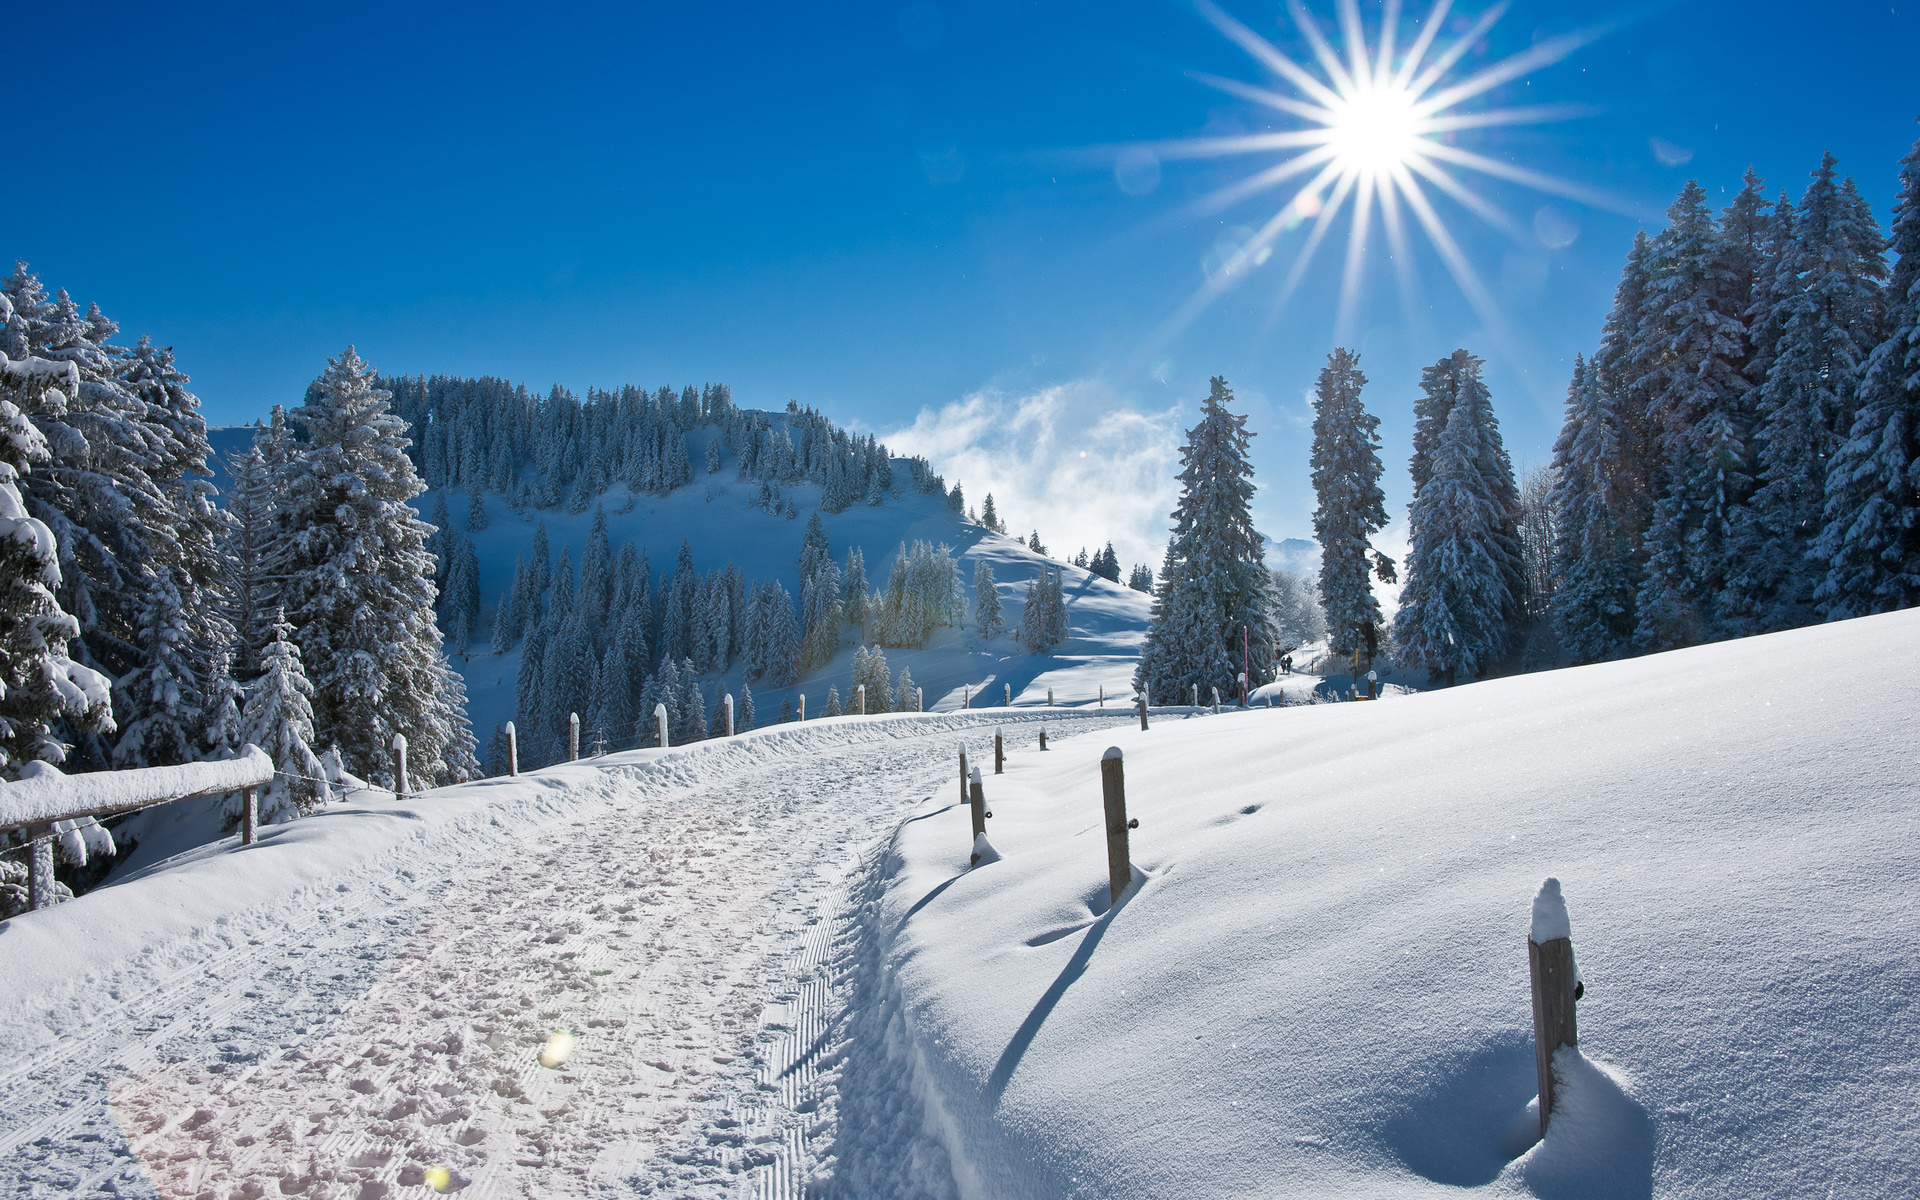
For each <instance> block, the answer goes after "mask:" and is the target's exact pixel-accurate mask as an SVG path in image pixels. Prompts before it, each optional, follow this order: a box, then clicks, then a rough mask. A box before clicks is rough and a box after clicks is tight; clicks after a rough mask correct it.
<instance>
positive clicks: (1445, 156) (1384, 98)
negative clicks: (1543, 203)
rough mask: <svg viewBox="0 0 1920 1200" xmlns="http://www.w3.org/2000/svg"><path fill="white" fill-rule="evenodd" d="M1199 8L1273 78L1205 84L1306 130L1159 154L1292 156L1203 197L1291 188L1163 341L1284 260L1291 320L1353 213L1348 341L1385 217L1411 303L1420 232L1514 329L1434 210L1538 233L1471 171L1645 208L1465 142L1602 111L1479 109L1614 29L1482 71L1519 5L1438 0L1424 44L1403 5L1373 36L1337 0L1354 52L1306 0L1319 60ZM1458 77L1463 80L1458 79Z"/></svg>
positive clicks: (1200, 206)
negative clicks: (1333, 232) (1413, 245)
mask: <svg viewBox="0 0 1920 1200" xmlns="http://www.w3.org/2000/svg"><path fill="white" fill-rule="evenodd" d="M1195 2H1196V6H1197V7H1198V8H1199V10H1200V12H1201V14H1202V15H1204V16H1205V17H1206V18H1207V20H1209V21H1211V22H1212V23H1213V25H1214V26H1215V27H1216V28H1217V29H1219V30H1220V32H1221V33H1223V34H1225V35H1226V36H1227V37H1228V38H1229V39H1230V40H1231V41H1233V42H1234V43H1235V44H1236V45H1238V46H1239V47H1240V48H1241V49H1242V50H1244V51H1246V52H1247V54H1248V55H1249V56H1251V57H1252V58H1253V60H1254V62H1255V63H1257V64H1258V65H1259V66H1260V67H1262V68H1263V69H1264V70H1265V71H1266V72H1267V74H1268V75H1269V79H1267V80H1266V81H1265V82H1263V83H1247V82H1244V81H1242V80H1237V79H1223V78H1220V77H1217V76H1211V75H1196V76H1195V77H1196V78H1197V79H1199V80H1200V81H1201V82H1203V83H1206V84H1208V85H1210V86H1212V87H1215V88H1217V89H1219V90H1221V91H1224V92H1226V93H1228V94H1230V95H1233V96H1236V97H1239V98H1240V99H1243V100H1248V101H1251V102H1252V103H1254V104H1255V105H1257V106H1259V107H1260V108H1261V109H1264V110H1265V111H1267V112H1268V113H1270V114H1272V115H1274V116H1275V117H1277V118H1282V119H1284V121H1285V123H1287V124H1290V125H1292V126H1293V127H1291V128H1280V129H1275V130H1271V131H1266V132H1258V133H1249V134H1242V135H1238V136H1233V137H1213V138H1193V139H1185V140H1181V141H1175V142H1165V143H1159V144H1156V145H1153V146H1152V147H1150V149H1151V151H1152V152H1153V153H1154V154H1155V155H1156V156H1157V157H1158V158H1160V159H1182V158H1187V159H1197V158H1217V157H1224V156H1234V155H1238V156H1266V155H1274V156H1277V161H1274V162H1271V163H1270V164H1268V165H1265V166H1263V167H1261V168H1259V169H1257V170H1256V171H1254V172H1253V173H1252V174H1250V175H1248V176H1247V177H1245V178H1244V179H1241V180H1238V181H1236V182H1234V183H1232V184H1229V185H1227V186H1225V187H1222V188H1220V189H1218V190H1217V191H1215V192H1213V193H1211V194H1209V195H1208V196H1206V197H1204V198H1203V199H1202V200H1201V201H1199V202H1198V203H1197V204H1196V205H1194V206H1193V208H1192V211H1194V212H1195V213H1199V214H1207V215H1213V214H1217V213H1221V212H1224V211H1226V210H1227V209H1229V208H1233V207H1236V206H1239V205H1242V204H1245V203H1247V202H1248V201H1250V200H1252V199H1254V198H1255V197H1257V196H1260V195H1262V194H1265V193H1269V192H1273V191H1276V190H1283V189H1291V194H1290V195H1287V196H1286V197H1285V198H1284V199H1283V200H1281V201H1280V202H1279V203H1278V204H1276V205H1275V206H1274V207H1273V208H1272V209H1271V210H1270V214H1271V215H1270V216H1269V217H1267V218H1266V219H1265V220H1264V223H1263V224H1261V225H1260V227H1259V228H1258V229H1255V230H1253V231H1252V234H1251V236H1250V237H1247V238H1245V239H1243V240H1241V241H1239V242H1238V243H1237V249H1236V250H1235V251H1234V253H1233V255H1232V257H1231V259H1230V261H1225V262H1223V263H1219V264H1214V266H1213V267H1210V268H1209V270H1208V272H1207V277H1208V278H1207V282H1206V284H1205V285H1203V286H1202V287H1201V288H1200V289H1199V291H1197V292H1196V293H1195V294H1194V295H1193V296H1192V297H1190V298H1189V299H1188V301H1187V302H1186V303H1185V304H1183V305H1182V306H1181V307H1180V309H1179V310H1178V311H1176V313H1175V314H1174V315H1173V317H1171V318H1170V319H1169V321H1168V322H1167V324H1166V326H1164V327H1163V330H1162V333H1163V335H1168V336H1170V334H1171V333H1172V332H1173V331H1174V330H1176V329H1177V328H1178V327H1181V326H1184V325H1185V324H1186V323H1187V322H1188V321H1191V320H1192V319H1193V318H1194V317H1195V316H1198V315H1199V313H1200V312H1201V311H1202V310H1203V309H1204V308H1205V307H1206V306H1207V305H1208V304H1209V303H1211V301H1212V300H1213V298H1214V297H1215V296H1217V295H1219V294H1220V293H1222V292H1223V291H1225V290H1226V289H1227V288H1229V287H1233V286H1236V285H1238V284H1239V283H1240V282H1241V281H1242V280H1243V279H1245V278H1247V277H1248V276H1249V275H1250V274H1251V272H1252V270H1253V268H1255V267H1260V266H1263V265H1265V264H1266V263H1268V262H1269V261H1272V262H1273V263H1274V264H1275V265H1276V266H1283V267H1285V275H1284V277H1283V278H1282V279H1281V281H1280V286H1279V291H1278V294H1277V296H1276V298H1275V301H1274V312H1275V314H1276V315H1277V314H1278V312H1279V310H1280V308H1281V307H1282V306H1283V305H1284V304H1285V302H1286V300H1287V299H1288V297H1289V296H1290V295H1291V294H1292V293H1293V291H1294V289H1295V288H1296V287H1297V286H1298V285H1299V284H1300V282H1301V280H1302V279H1303V278H1304V277H1305V275H1306V272H1307V270H1308V267H1309V265H1310V264H1311V262H1312V261H1313V259H1314V257H1315V254H1316V253H1317V252H1318V250H1319V248H1320V246H1321V244H1322V243H1323V242H1324V241H1325V240H1326V238H1327V234H1328V232H1329V230H1330V228H1331V226H1332V224H1333V222H1334V220H1335V219H1336V218H1337V217H1338V216H1339V215H1340V214H1341V213H1342V212H1344V211H1351V213H1352V220H1351V222H1350V225H1349V228H1348V234H1347V247H1346V263H1345V271H1344V274H1343V278H1342V282H1341V289H1340V306H1339V312H1338V315H1337V319H1336V325H1337V327H1338V330H1337V332H1338V333H1339V335H1340V336H1342V337H1344V336H1345V335H1346V333H1347V332H1348V331H1349V330H1351V328H1352V325H1353V320H1354V315H1355V309H1356V305H1357V300H1358V295H1359V287H1360V280H1361V278H1362V275H1363V269H1362V268H1363V266H1364V264H1365V261H1366V251H1367V248H1368V240H1369V237H1370V235H1371V232H1372V230H1373V229H1374V228H1375V220H1374V214H1375V213H1376V212H1377V213H1378V214H1379V221H1378V226H1379V227H1380V228H1381V229H1383V230H1384V232H1385V234H1386V240H1387V245H1388V248H1389V249H1390V251H1391V253H1392V260H1393V263H1394V268H1395V270H1396V272H1397V273H1398V274H1399V277H1400V281H1401V287H1402V292H1403V295H1405V294H1407V293H1410V292H1412V291H1414V290H1415V289H1416V288H1417V284H1418V281H1417V279H1416V278H1415V275H1414V266H1413V263H1414V258H1413V255H1412V254H1411V253H1410V252H1409V251H1410V246H1409V236H1408V235H1409V231H1410V228H1411V227H1415V226H1417V227H1418V229H1419V231H1420V233H1422V234H1424V235H1425V237H1426V240H1427V242H1428V243H1429V244H1431V245H1432V247H1433V248H1434V250H1435V252H1436V253H1437V254H1438V255H1439V258H1440V260H1441V262H1442V263H1444V264H1445V266H1446V269H1447V272H1448V274H1449V275H1450V276H1451V277H1452V278H1453V281H1454V283H1455V285H1456V286H1457V287H1458V288H1459V289H1460V291H1461V293H1462V294H1463V295H1464V296H1465V297H1466V299H1467V301H1468V303H1469V304H1471V305H1472V306H1473V308H1474V309H1475V311H1476V313H1477V314H1478V315H1479V316H1480V317H1481V318H1482V320H1484V321H1486V322H1487V323H1488V324H1489V326H1490V327H1499V326H1501V325H1503V324H1504V322H1502V321H1501V320H1500V316H1499V314H1498V312H1497V311H1496V310H1495V308H1494V305H1493V303H1492V300H1491V298H1490V295H1489V293H1488V291H1487V289H1486V287H1485V286H1484V285H1483V284H1482V283H1481V282H1480V279H1479V276H1478V274H1477V273H1476V272H1475V271H1474V269H1473V267H1472V264H1471V263H1469V261H1468V260H1467V256H1466V254H1465V253H1464V252H1463V251H1462V250H1461V248H1460V245H1459V242H1458V241H1457V239H1456V238H1455V237H1454V235H1453V233H1452V232H1451V231H1450V230H1449V228H1448V226H1447V223H1446V221H1445V220H1444V219H1443V218H1442V215H1441V209H1440V208H1438V207H1436V205H1435V203H1434V201H1435V200H1436V199H1440V198H1444V199H1445V200H1446V201H1449V202H1451V205H1452V206H1455V207H1457V208H1459V209H1463V210H1465V211H1466V212H1467V213H1470V214H1472V215H1473V216H1474V217H1475V218H1477V219H1478V220H1481V221H1484V222H1486V223H1488V224H1490V225H1492V226H1493V227H1494V228H1496V229H1498V230H1500V231H1501V232H1503V233H1506V234H1508V235H1509V236H1511V237H1513V238H1514V239H1516V240H1517V241H1521V242H1524V241H1525V240H1526V237H1527V229H1528V225H1527V224H1526V223H1523V222H1520V221H1516V220H1515V219H1514V218H1513V217H1511V216H1509V215H1508V214H1507V213H1505V212H1504V211H1502V210H1501V209H1500V208H1499V207H1498V206H1497V205H1496V204H1494V203H1493V202H1492V201H1491V200H1489V199H1488V198H1486V197H1485V196H1482V195H1481V194H1480V193H1479V192H1477V191H1475V190H1474V188H1473V187H1471V186H1469V184H1468V178H1469V177H1470V175H1471V174H1479V175H1483V176H1487V177H1489V178H1493V179H1499V180H1503V181H1506V182H1508V183H1516V184H1519V185H1521V186H1523V187H1527V188H1530V189H1532V190H1534V191H1537V192H1542V193H1546V194H1548V195H1553V196H1560V197H1565V198H1567V199H1571V200H1577V201H1579V202H1581V203H1583V204H1587V205H1591V206H1595V207H1600V208H1605V209H1608V210H1611V211H1616V212H1627V213H1629V214H1632V213H1633V212H1634V210H1633V209H1632V208H1631V207H1630V206H1628V205H1626V204H1623V203H1622V202H1621V201H1619V200H1616V199H1614V198H1612V197H1609V196H1607V195H1605V194H1603V193H1601V192H1599V191H1597V190H1595V189H1591V188H1586V187H1582V186H1580V185H1578V184H1574V183H1570V182H1567V181H1565V180H1561V179H1556V178H1554V177H1552V176H1550V175H1547V174H1544V173H1542V172H1539V171H1535V170H1532V169H1529V168H1527V167H1525V166H1522V165H1520V164H1518V163H1514V162H1511V161H1509V160H1507V159H1501V158H1491V157H1488V156H1487V155H1484V154H1480V153H1477V152H1476V151H1474V150H1472V149H1469V148H1468V147H1467V146H1466V145H1463V144H1461V143H1462V135H1464V134H1466V133H1468V132H1469V131H1472V130H1476V129H1484V128H1489V127H1493V126H1501V125H1528V124H1542V123H1545V122H1550V121H1559V120H1565V119H1568V118H1570V117H1576V116H1586V115H1590V113H1589V110H1586V109H1582V108H1578V107H1575V106H1571V105H1527V106H1512V107H1499V106H1485V107H1481V106H1478V105H1477V104H1476V102H1478V101H1481V100H1482V99H1483V98H1484V97H1485V96H1486V95H1487V94H1488V93H1489V92H1491V91H1493V89H1495V88H1497V87H1499V86H1500V85H1502V84H1505V83H1509V82H1511V81H1513V80H1516V79H1520V78H1522V77H1527V76H1531V75H1532V74H1533V73H1535V72H1537V71H1539V70H1541V69H1543V68H1545V67H1548V66H1551V65H1553V64H1554V63H1557V62H1559V61H1560V60H1561V59H1563V58H1565V57H1566V56H1567V55H1569V54H1571V53H1572V52H1573V51H1575V50H1576V49H1578V48H1580V47H1581V46H1583V45H1586V44H1587V43H1589V42H1591V41H1593V40H1595V39H1596V38H1598V37H1600V36H1602V35H1603V34H1604V33H1605V32H1606V31H1605V30H1604V29H1591V30H1586V31H1583V32H1578V33H1572V34H1566V35H1562V36H1559V37H1549V38H1545V39H1542V40H1540V41H1537V42H1535V43H1534V44H1533V45H1532V46H1531V47H1529V48H1528V49H1526V50H1523V51H1521V52H1520V53H1518V54H1515V55H1512V56H1510V57H1508V58H1504V59H1501V60H1499V61H1497V62H1493V63H1490V64H1488V65H1485V66H1482V67H1479V68H1478V69H1477V70H1474V71H1471V72H1456V68H1458V67H1459V65H1460V62H1461V60H1462V59H1463V58H1465V57H1466V56H1467V54H1468V53H1469V52H1470V51H1472V50H1473V49H1474V47H1475V46H1476V45H1477V44H1479V43H1480V42H1481V41H1482V39H1484V38H1485V37H1486V35H1487V33H1488V32H1489V31H1490V30H1491V29H1492V28H1493V26H1494V24H1495V22H1497V21H1498V20H1499V19H1500V16H1501V14H1502V13H1504V12H1505V11H1506V8H1507V6H1506V4H1496V5H1495V6H1494V7H1493V8H1491V9H1489V10H1488V11H1486V12H1484V13H1482V14H1481V15H1480V16H1478V17H1474V18H1470V19H1469V18H1466V17H1460V16H1455V15H1454V14H1453V12H1452V7H1453V4H1452V0H1436V2H1435V3H1434V5H1433V7H1432V8H1431V9H1430V10H1429V11H1428V12H1427V15H1426V17H1425V18H1424V19H1423V20H1419V21H1415V22H1413V23H1412V24H1413V36H1412V37H1411V38H1410V39H1408V40H1405V41H1403V40H1402V34H1403V33H1404V32H1406V31H1405V30H1403V29H1402V13H1401V0H1383V2H1382V4H1381V8H1380V17H1379V21H1378V25H1377V28H1376V29H1375V31H1374V36H1373V37H1372V38H1371V39H1370V38H1369V37H1368V36H1367V28H1366V24H1367V23H1366V21H1365V20H1364V19H1363V18H1362V15H1361V11H1360V5H1359V3H1358V2H1357V0H1338V27H1339V34H1338V37H1339V42H1340V45H1339V46H1338V48H1336V47H1335V44H1334V42H1333V41H1332V40H1330V39H1329V37H1328V34H1327V32H1326V31H1324V30H1322V29H1321V27H1320V25H1319V23H1318V22H1317V21H1316V20H1315V19H1314V18H1313V17H1312V16H1311V15H1310V14H1309V13H1308V12H1307V10H1306V9H1305V7H1304V6H1303V5H1302V4H1301V3H1300V0H1293V2H1292V3H1291V5H1290V8H1291V11H1292V19H1293V23H1294V25H1295V27H1296V28H1297V29H1298V30H1299V32H1300V34H1301V35H1302V37H1303V38H1304V39H1305V41H1306V43H1307V46H1308V48H1309V49H1310V50H1311V51H1312V53H1311V56H1310V57H1309V58H1308V59H1307V60H1305V61H1302V62H1295V61H1294V60H1293V59H1291V58H1289V57H1287V56H1286V55H1285V54H1282V53H1281V52H1280V51H1279V50H1278V49H1277V48H1276V47H1275V46H1274V45H1273V44H1272V43H1271V42H1269V41H1268V40H1267V39H1266V38H1263V37H1261V36H1260V35H1259V34H1257V33H1255V32H1253V31H1252V30H1251V29H1249V28H1247V26H1245V25H1243V24H1241V23H1240V22H1239V21H1237V20H1235V19H1234V18H1233V17H1231V16H1229V15H1227V13H1226V12H1224V11H1223V10H1221V9H1220V7H1219V6H1218V5H1217V4H1215V3H1213V0H1195ZM1450 19H1451V33H1450V35H1449V36H1448V37H1447V38H1445V39H1443V38H1442V37H1441V36H1440V33H1441V30H1442V29H1443V27H1447V26H1448V25H1449V21H1450ZM1456 74H1462V75H1463V76H1464V77H1461V78H1455V77H1454V76H1455V75H1456ZM1349 201H1351V204H1350V205H1349V203H1348V202H1349ZM1296 232H1298V233H1299V237H1300V241H1299V245H1298V247H1297V248H1296V249H1295V250H1294V251H1293V252H1292V254H1291V255H1287V254H1282V253H1278V251H1279V249H1280V246H1279V243H1280V242H1281V239H1283V238H1290V237H1292V236H1294V235H1295V234H1296ZM1156 340H1161V339H1159V338H1156Z"/></svg>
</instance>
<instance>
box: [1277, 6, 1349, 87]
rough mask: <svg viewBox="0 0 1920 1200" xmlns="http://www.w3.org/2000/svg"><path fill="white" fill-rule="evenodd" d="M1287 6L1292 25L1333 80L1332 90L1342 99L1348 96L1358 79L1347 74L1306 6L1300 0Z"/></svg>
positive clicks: (1321, 67)
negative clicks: (1291, 17)
mask: <svg viewBox="0 0 1920 1200" xmlns="http://www.w3.org/2000/svg"><path fill="white" fill-rule="evenodd" d="M1289 7H1291V9H1292V10H1293V24H1294V27H1295V28H1297V29H1298V30H1299V31H1300V33H1301V34H1302V35H1303V36H1304V37H1305V38H1306V39H1307V45H1309V46H1311V47H1313V56H1314V57H1315V58H1317V59H1319V60H1320V69H1321V70H1323V71H1325V72H1326V73H1327V78H1328V79H1331V80H1333V90H1334V91H1336V92H1338V93H1339V94H1340V96H1341V98H1342V99H1347V98H1350V97H1351V96H1352V95H1353V92H1354V89H1355V88H1356V87H1357V86H1358V85H1359V81H1358V80H1356V79H1354V78H1353V77H1352V76H1350V75H1348V74H1347V68H1346V67H1345V66H1344V65H1343V64H1342V63H1341V62H1340V56H1339V55H1338V54H1335V53H1334V52H1333V46H1332V44H1331V43H1329V42H1328V41H1327V39H1326V35H1325V34H1323V33H1321V32H1320V23H1319V22H1318V21H1315V20H1314V19H1313V14H1312V13H1310V12H1308V11H1307V6H1306V5H1304V4H1302V3H1301V2H1300V0H1292V3H1291V5H1290V6H1289Z"/></svg>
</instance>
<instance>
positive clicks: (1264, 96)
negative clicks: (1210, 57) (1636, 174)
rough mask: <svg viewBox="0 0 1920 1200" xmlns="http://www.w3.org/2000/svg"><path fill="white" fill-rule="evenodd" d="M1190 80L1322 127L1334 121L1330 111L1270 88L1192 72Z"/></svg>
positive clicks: (1332, 112)
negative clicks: (1316, 123)
mask: <svg viewBox="0 0 1920 1200" xmlns="http://www.w3.org/2000/svg"><path fill="white" fill-rule="evenodd" d="M1192 78H1193V79H1194V80H1195V81H1196V82H1198V83H1204V84H1206V85H1207V86H1208V87H1210V88H1213V89H1214V90H1215V91H1220V92H1225V93H1226V94H1227V95H1229V96H1238V97H1240V99H1242V100H1251V101H1253V102H1254V103H1255V104H1259V105H1264V106H1265V107H1267V108H1271V109H1273V110H1275V111H1276V112H1283V113H1289V114H1291V115H1293V116H1296V117H1305V118H1306V119H1307V120H1309V121H1318V122H1320V123H1321V124H1322V125H1327V124H1331V123H1332V122H1333V120H1334V111H1333V110H1332V109H1330V108H1326V107H1324V106H1322V105H1318V104H1308V103H1307V102H1305V101H1303V100H1295V99H1294V98H1293V97H1292V96H1283V95H1281V94H1280V93H1279V92H1276V91H1273V90H1272V89H1270V88H1263V87H1255V86H1254V85H1252V84H1250V83H1242V82H1240V81H1239V80H1238V79H1228V78H1225V77H1224V76H1220V75H1208V74H1206V73H1204V72H1200V71H1195V72H1193V74H1192Z"/></svg>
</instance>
